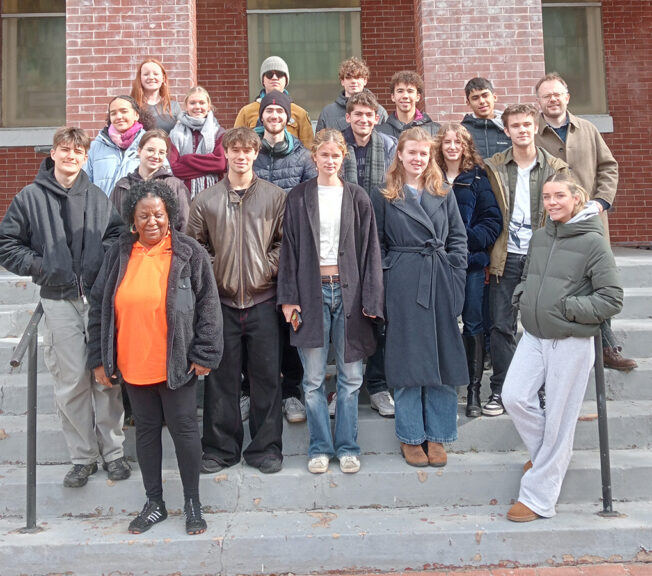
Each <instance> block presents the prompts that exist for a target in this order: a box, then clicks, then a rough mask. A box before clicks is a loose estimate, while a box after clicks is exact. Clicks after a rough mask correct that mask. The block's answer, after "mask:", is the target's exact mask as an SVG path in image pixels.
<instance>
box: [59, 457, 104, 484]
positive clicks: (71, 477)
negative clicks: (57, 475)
mask: <svg viewBox="0 0 652 576" xmlns="http://www.w3.org/2000/svg"><path fill="white" fill-rule="evenodd" d="M95 472H97V462H93V463H92V464H73V465H72V468H71V469H70V470H69V471H68V474H66V477H65V478H64V479H63V485H64V486H65V487H66V488H81V487H82V486H86V484H87V482H88V477H89V476H91V475H93V474H95Z"/></svg>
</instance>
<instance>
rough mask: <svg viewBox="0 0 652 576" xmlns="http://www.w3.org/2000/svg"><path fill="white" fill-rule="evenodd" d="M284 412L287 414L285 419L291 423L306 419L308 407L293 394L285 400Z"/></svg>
mask: <svg viewBox="0 0 652 576" xmlns="http://www.w3.org/2000/svg"><path fill="white" fill-rule="evenodd" d="M283 414H285V419H286V420H287V421H288V422H290V423H295V422H305V421H306V409H305V407H304V405H303V404H302V403H301V400H299V399H298V398H294V397H293V396H292V397H290V398H286V399H285V400H283Z"/></svg>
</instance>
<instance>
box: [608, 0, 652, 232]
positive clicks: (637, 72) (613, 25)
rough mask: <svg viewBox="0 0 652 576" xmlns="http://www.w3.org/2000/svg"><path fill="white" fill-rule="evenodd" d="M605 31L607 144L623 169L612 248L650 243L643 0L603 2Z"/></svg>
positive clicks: (649, 76) (647, 25)
mask: <svg viewBox="0 0 652 576" xmlns="http://www.w3.org/2000/svg"><path fill="white" fill-rule="evenodd" d="M602 26H603V38H604V48H605V53H604V55H605V68H606V73H607V98H608V102H609V113H610V114H611V116H612V117H613V121H614V132H613V134H605V135H604V136H605V140H606V142H607V144H608V145H609V147H610V148H611V150H612V151H613V153H614V155H615V157H616V159H617V160H618V164H619V169H620V178H619V186H618V195H617V196H616V201H615V203H614V207H613V209H612V211H611V212H610V215H609V227H610V232H611V240H612V241H614V242H633V243H639V242H640V243H648V244H650V243H652V203H650V199H649V198H650V181H649V176H650V173H651V172H652V159H651V158H650V151H649V149H650V141H652V124H650V121H649V116H650V109H652V67H651V66H650V38H649V34H650V29H652V13H651V12H650V6H649V4H648V3H646V2H640V1H639V0H603V2H602Z"/></svg>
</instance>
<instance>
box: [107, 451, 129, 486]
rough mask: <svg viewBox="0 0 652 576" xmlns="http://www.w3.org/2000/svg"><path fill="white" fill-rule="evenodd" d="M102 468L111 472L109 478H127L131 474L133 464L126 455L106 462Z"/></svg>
mask: <svg viewBox="0 0 652 576" xmlns="http://www.w3.org/2000/svg"><path fill="white" fill-rule="evenodd" d="M102 468H103V469H104V470H106V471H107V472H108V473H109V474H108V476H109V480H113V481H117V480H126V479H127V478H129V476H131V466H129V462H127V459H126V458H125V457H124V456H122V457H120V458H118V459H117V460H112V461H111V462H104V464H102Z"/></svg>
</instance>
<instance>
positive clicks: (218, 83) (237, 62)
mask: <svg viewBox="0 0 652 576" xmlns="http://www.w3.org/2000/svg"><path fill="white" fill-rule="evenodd" d="M197 79H198V82H199V84H201V85H202V86H203V87H204V88H206V90H208V93H209V94H210V95H211V99H212V102H213V106H215V114H216V116H217V118H218V120H219V121H220V124H222V125H223V126H224V127H225V128H231V127H232V126H233V122H234V120H235V117H236V115H237V114H238V110H240V108H242V106H244V105H245V104H247V103H248V101H249V87H248V86H249V59H248V57H247V3H246V0H232V1H231V2H215V1H214V0H197Z"/></svg>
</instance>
